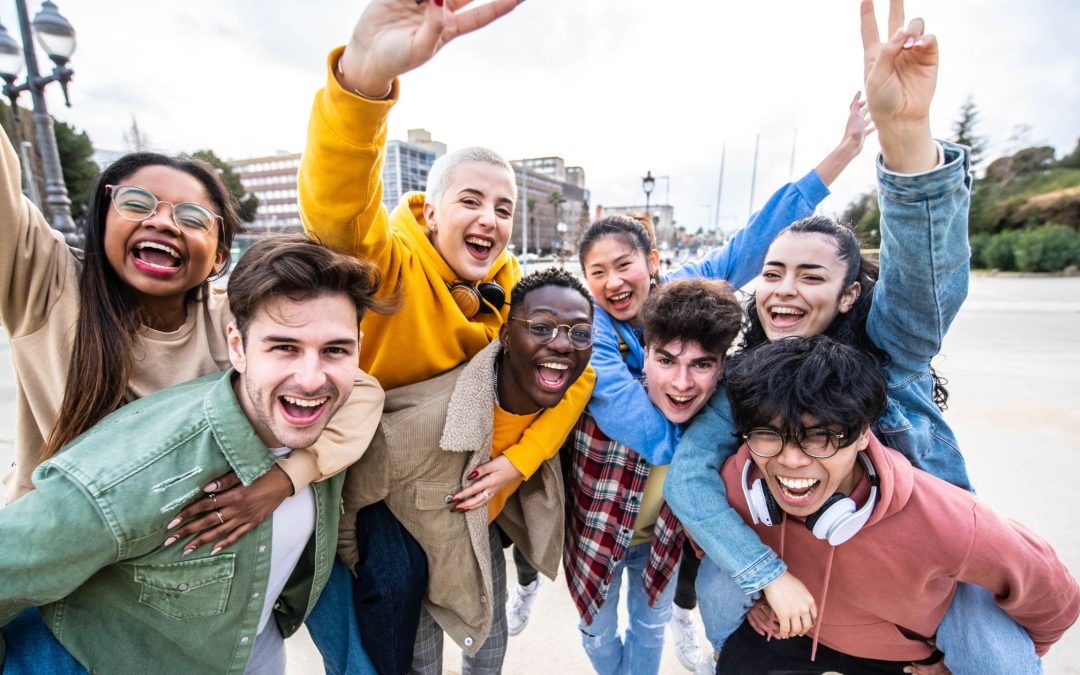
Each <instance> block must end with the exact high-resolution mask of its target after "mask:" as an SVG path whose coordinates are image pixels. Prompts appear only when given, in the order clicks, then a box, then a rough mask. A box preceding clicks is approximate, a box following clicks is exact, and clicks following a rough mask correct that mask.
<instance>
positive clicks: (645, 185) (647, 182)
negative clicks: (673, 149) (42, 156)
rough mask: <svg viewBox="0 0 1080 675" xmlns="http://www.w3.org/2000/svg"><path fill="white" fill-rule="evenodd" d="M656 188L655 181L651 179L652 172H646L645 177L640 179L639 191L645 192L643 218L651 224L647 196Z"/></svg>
mask: <svg viewBox="0 0 1080 675" xmlns="http://www.w3.org/2000/svg"><path fill="white" fill-rule="evenodd" d="M654 187H656V179H655V178H653V175H652V171H646V172H645V177H644V178H642V179H641V189H642V190H644V191H645V217H646V218H648V219H649V222H652V214H651V213H649V195H651V194H652V191H653V188H654Z"/></svg>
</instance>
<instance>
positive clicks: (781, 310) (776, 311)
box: [769, 307, 806, 315]
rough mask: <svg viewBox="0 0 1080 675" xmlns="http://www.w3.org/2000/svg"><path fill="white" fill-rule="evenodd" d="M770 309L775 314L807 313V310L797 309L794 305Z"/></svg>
mask: <svg viewBox="0 0 1080 675" xmlns="http://www.w3.org/2000/svg"><path fill="white" fill-rule="evenodd" d="M769 311H770V312H772V313H773V314H799V315H802V314H806V312H804V311H802V310H801V309H795V308H794V307H773V308H772V309H770V310H769Z"/></svg>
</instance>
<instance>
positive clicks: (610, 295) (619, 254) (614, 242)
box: [581, 234, 660, 324]
mask: <svg viewBox="0 0 1080 675" xmlns="http://www.w3.org/2000/svg"><path fill="white" fill-rule="evenodd" d="M581 262H582V266H583V267H584V268H585V282H586V283H587V284H588V286H589V292H590V293H592V296H593V299H595V300H596V304H598V305H600V306H601V307H603V308H604V311H606V312H607V313H608V314H610V315H611V316H612V317H614V318H615V319H617V320H619V321H626V322H629V323H633V324H637V323H640V321H641V308H642V307H644V306H645V301H646V300H647V299H648V297H649V288H650V286H649V281H650V279H651V277H652V276H653V275H655V274H656V273H657V271H658V270H659V265H660V253H659V252H658V251H657V250H656V249H653V250H652V251H650V252H649V253H648V254H646V253H645V252H644V251H641V250H640V249H638V248H636V247H634V246H633V245H632V244H631V243H630V241H629V239H628V237H626V236H622V235H617V234H608V235H605V236H602V237H600V238H599V239H597V240H596V241H595V242H593V243H592V245H591V247H590V248H589V250H588V252H587V253H586V254H585V258H584V259H583V260H582V261H581Z"/></svg>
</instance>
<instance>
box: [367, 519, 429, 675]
mask: <svg viewBox="0 0 1080 675" xmlns="http://www.w3.org/2000/svg"><path fill="white" fill-rule="evenodd" d="M356 543H357V547H358V548H359V552H360V562H358V563H357V564H356V570H355V571H356V579H355V580H354V582H353V601H354V602H355V604H356V618H357V620H358V622H359V624H360V640H361V641H362V642H363V645H364V650H365V651H366V652H367V655H368V656H369V657H370V658H371V662H372V663H373V664H374V665H375V669H376V670H377V671H378V672H379V673H384V674H387V673H388V674H391V675H396V674H397V673H404V672H407V671H408V670H409V667H410V666H411V665H412V660H413V643H414V642H415V640H416V629H417V624H418V623H419V622H420V607H421V604H420V603H421V602H422V601H423V599H424V593H426V592H427V582H428V578H427V577H428V569H427V556H426V555H425V554H424V549H423V548H421V547H420V544H419V543H417V541H416V539H414V538H413V536H412V535H411V534H409V532H408V530H406V529H405V528H404V527H403V526H402V525H401V523H399V522H398V520H397V518H395V517H394V514H393V513H391V512H390V509H389V508H387V506H386V504H384V503H383V502H379V503H377V504H372V505H371V506H367V507H364V508H362V509H360V511H359V512H358V513H357V515H356Z"/></svg>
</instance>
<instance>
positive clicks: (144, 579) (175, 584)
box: [135, 553, 236, 619]
mask: <svg viewBox="0 0 1080 675" xmlns="http://www.w3.org/2000/svg"><path fill="white" fill-rule="evenodd" d="M235 566H236V554H235V553H219V554H218V555H216V556H214V557H213V558H201V559H199V560H181V561H178V562H173V563H163V564H159V565H135V581H136V583H138V584H139V586H140V587H141V590H140V593H139V602H140V603H141V604H143V605H147V606H148V607H152V608H154V609H156V610H158V611H159V612H162V613H164V614H167V615H168V616H171V617H173V618H174V619H193V618H196V617H201V616H213V615H215V614H221V613H222V612H224V611H225V605H226V603H228V601H229V591H230V590H231V589H232V580H233V573H234V571H235Z"/></svg>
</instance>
